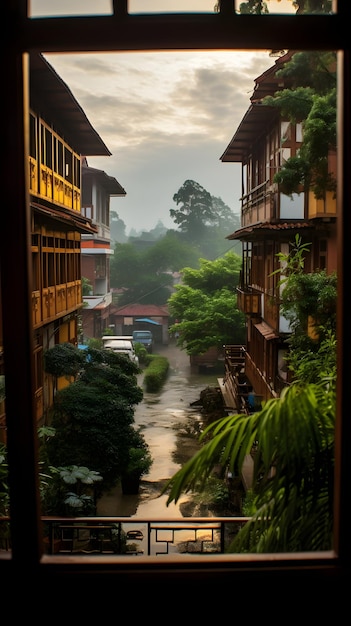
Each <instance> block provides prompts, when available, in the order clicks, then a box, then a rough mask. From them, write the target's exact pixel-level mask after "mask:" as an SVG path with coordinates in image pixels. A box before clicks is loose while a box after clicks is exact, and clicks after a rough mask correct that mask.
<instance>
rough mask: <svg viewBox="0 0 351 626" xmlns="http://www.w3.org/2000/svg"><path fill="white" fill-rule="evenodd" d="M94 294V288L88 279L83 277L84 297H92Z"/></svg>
mask: <svg viewBox="0 0 351 626" xmlns="http://www.w3.org/2000/svg"><path fill="white" fill-rule="evenodd" d="M92 293H93V286H92V284H91V282H90V280H89V279H88V278H85V276H82V294H83V296H90V294H92Z"/></svg>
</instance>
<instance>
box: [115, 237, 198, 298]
mask: <svg viewBox="0 0 351 626" xmlns="http://www.w3.org/2000/svg"><path fill="white" fill-rule="evenodd" d="M197 259H198V254H197V253H196V252H195V251H194V249H193V248H192V247H191V246H190V245H189V243H186V242H184V241H181V240H180V238H179V236H178V234H177V233H174V232H172V231H169V232H168V233H167V235H165V236H164V237H163V238H161V239H159V240H158V241H156V242H155V243H153V244H152V245H151V246H149V247H147V248H145V249H144V250H143V251H138V250H137V247H136V245H134V244H131V243H128V244H117V245H116V246H115V254H114V256H113V257H112V259H111V285H112V286H113V287H120V288H125V293H124V294H123V295H122V296H120V298H119V305H121V306H122V305H123V304H130V303H132V302H143V303H144V304H158V305H163V304H166V302H167V300H168V298H169V296H170V293H171V289H172V287H173V276H172V272H174V271H178V270H179V269H181V267H184V264H186V263H187V262H191V263H194V264H197Z"/></svg>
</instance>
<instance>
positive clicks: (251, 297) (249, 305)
mask: <svg viewBox="0 0 351 626" xmlns="http://www.w3.org/2000/svg"><path fill="white" fill-rule="evenodd" d="M236 291H237V304H238V309H239V310H240V311H242V312H243V313H245V314H246V315H257V316H260V315H261V298H262V294H261V293H260V292H259V291H254V290H253V289H249V288H246V289H243V288H241V287H237V288H236Z"/></svg>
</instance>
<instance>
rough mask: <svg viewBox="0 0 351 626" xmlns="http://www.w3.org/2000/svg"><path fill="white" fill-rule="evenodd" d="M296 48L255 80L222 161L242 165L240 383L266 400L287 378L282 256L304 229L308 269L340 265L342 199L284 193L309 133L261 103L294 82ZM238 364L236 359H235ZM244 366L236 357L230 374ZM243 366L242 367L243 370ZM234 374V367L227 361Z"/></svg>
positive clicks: (332, 168)
mask: <svg viewBox="0 0 351 626" xmlns="http://www.w3.org/2000/svg"><path fill="white" fill-rule="evenodd" d="M293 54H294V53H293V52H288V53H285V54H284V55H283V56H281V57H279V58H278V59H277V60H276V62H275V64H274V65H273V66H272V67H271V68H270V69H268V70H267V71H266V72H264V73H263V74H262V75H260V76H259V77H258V78H257V79H256V81H255V87H254V92H253V95H252V96H251V99H250V106H249V108H248V110H247V111H246V113H245V115H244V117H243V119H242V121H241V122H240V124H239V127H238V129H237V130H236V132H235V134H234V136H233V138H232V139H231V141H230V142H229V144H228V146H227V148H226V150H225V151H224V153H223V154H222V156H221V160H222V162H233V163H241V170H242V196H241V198H240V203H241V228H240V229H239V230H237V231H235V232H234V233H232V234H230V235H229V236H228V237H227V239H229V240H240V241H241V242H242V273H241V282H240V286H239V288H238V289H237V293H238V307H239V309H240V310H241V311H243V312H244V313H245V315H246V323H247V343H246V346H245V348H246V349H245V359H244V365H243V367H242V368H241V373H242V374H243V378H242V384H246V385H248V386H249V387H250V388H251V389H253V390H254V392H255V393H256V394H257V395H258V396H260V397H261V398H262V399H264V400H267V399H269V398H274V397H278V396H279V395H280V392H281V390H282V389H283V387H284V386H286V384H288V382H289V372H288V370H287V368H286V363H285V359H284V356H285V354H286V352H287V349H288V346H287V343H286V340H287V339H288V337H289V335H290V327H289V323H288V320H287V319H286V318H285V317H284V316H283V315H282V313H281V310H280V302H279V293H280V292H279V287H278V283H279V281H280V279H281V278H282V275H281V274H280V273H279V272H277V273H275V272H276V271H277V270H278V269H279V267H280V262H279V258H278V256H277V255H279V254H288V253H289V250H290V243H292V242H294V240H295V236H296V235H297V234H298V235H299V236H300V237H301V240H302V242H303V243H305V244H307V243H308V244H309V252H308V253H307V255H306V258H305V267H304V271H306V272H313V271H316V270H322V269H325V270H326V271H327V273H331V272H334V271H336V261H337V258H336V257H337V255H336V251H337V241H336V237H337V231H336V228H337V226H336V197H335V195H334V194H333V192H326V194H325V197H324V198H323V199H317V198H316V197H315V195H314V193H313V192H312V191H311V190H307V191H306V190H304V189H302V188H301V189H300V190H299V193H293V194H289V195H288V194H287V193H284V189H283V187H282V185H280V184H278V183H276V182H274V176H275V174H276V173H278V172H279V171H280V170H281V168H282V166H283V164H284V163H285V161H286V160H287V159H288V158H289V157H293V156H296V155H297V154H298V151H299V148H300V146H301V143H302V139H303V127H302V124H301V123H299V122H297V123H291V122H290V121H289V120H288V119H287V118H286V117H284V116H282V115H281V113H280V111H279V110H278V109H277V108H276V107H273V106H267V105H266V104H264V103H263V98H264V97H265V96H267V95H271V96H273V95H274V93H275V92H277V91H279V90H282V89H286V88H289V86H290V83H289V80H287V79H284V78H282V77H280V76H277V72H278V71H279V70H280V69H281V68H282V67H283V66H284V64H285V63H286V62H287V61H289V60H290V59H291V58H292V56H293ZM328 167H329V173H330V174H332V175H334V176H335V175H336V154H335V152H332V151H331V152H330V154H329V162H328ZM234 362H235V359H234ZM239 365H240V363H239V362H235V364H234V366H233V367H234V369H233V370H232V372H231V373H232V374H233V376H234V378H235V372H236V371H237V370H236V369H235V368H237V367H238V366H239ZM239 370H240V368H239ZM229 372H230V367H229Z"/></svg>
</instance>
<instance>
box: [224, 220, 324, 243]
mask: <svg viewBox="0 0 351 626" xmlns="http://www.w3.org/2000/svg"><path fill="white" fill-rule="evenodd" d="M299 230H311V231H312V230H315V226H314V225H313V224H311V222H308V221H306V222H297V221H296V220H294V221H291V222H273V223H272V222H260V223H257V224H251V225H250V226H244V228H239V229H238V230H236V231H235V232H234V233H232V234H231V235H228V236H227V237H226V239H229V240H230V241H232V240H236V239H239V240H240V241H254V240H256V239H262V238H263V237H267V236H269V238H270V239H273V238H274V237H279V238H280V237H281V235H282V234H284V233H286V234H287V235H288V236H289V237H290V235H291V233H292V232H293V233H294V232H296V231H299Z"/></svg>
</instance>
